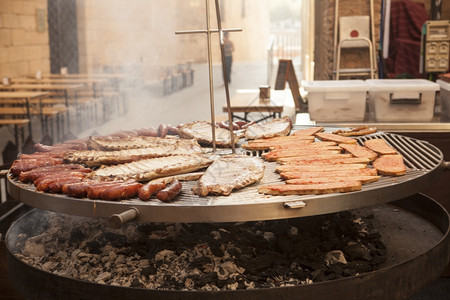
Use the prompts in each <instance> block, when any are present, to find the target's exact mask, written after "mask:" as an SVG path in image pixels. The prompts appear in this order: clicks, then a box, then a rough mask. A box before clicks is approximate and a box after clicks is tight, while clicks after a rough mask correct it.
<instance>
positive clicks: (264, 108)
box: [223, 89, 287, 122]
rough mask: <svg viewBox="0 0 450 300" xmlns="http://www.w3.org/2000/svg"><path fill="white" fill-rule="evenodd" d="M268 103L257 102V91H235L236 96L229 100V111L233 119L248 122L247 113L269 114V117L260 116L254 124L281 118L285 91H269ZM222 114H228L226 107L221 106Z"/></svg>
mask: <svg viewBox="0 0 450 300" xmlns="http://www.w3.org/2000/svg"><path fill="white" fill-rule="evenodd" d="M270 95H271V97H270V101H267V102H265V101H264V102H263V101H260V100H259V90H256V89H251V90H237V91H236V94H235V95H234V96H233V97H232V98H231V100H230V109H231V115H232V117H233V119H235V118H236V119H240V120H244V121H247V122H248V121H250V120H249V119H248V114H249V113H254V112H260V113H269V115H266V116H261V118H259V119H257V120H253V121H255V122H261V121H264V120H266V119H269V118H276V117H277V115H278V117H281V113H282V112H283V107H284V101H285V97H286V95H287V94H286V91H285V90H282V91H275V90H271V94H270ZM223 112H228V109H227V106H226V105H224V106H223ZM236 113H244V117H240V116H237V115H236Z"/></svg>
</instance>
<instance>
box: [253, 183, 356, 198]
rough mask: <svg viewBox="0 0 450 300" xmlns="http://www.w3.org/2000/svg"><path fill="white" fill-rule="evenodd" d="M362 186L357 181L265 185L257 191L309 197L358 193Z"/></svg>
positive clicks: (268, 193)
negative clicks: (312, 195) (311, 195)
mask: <svg viewBox="0 0 450 300" xmlns="http://www.w3.org/2000/svg"><path fill="white" fill-rule="evenodd" d="M361 188H362V184H361V182H359V181H338V182H331V183H318V184H276V185H266V186H262V187H260V188H259V189H258V192H259V193H261V194H267V195H309V194H316V195H318V194H329V193H346V192H353V191H359V190H361Z"/></svg>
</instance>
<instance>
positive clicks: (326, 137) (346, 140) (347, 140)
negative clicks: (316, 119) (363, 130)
mask: <svg viewBox="0 0 450 300" xmlns="http://www.w3.org/2000/svg"><path fill="white" fill-rule="evenodd" d="M315 136H317V137H318V138H319V139H321V140H322V141H332V142H336V143H340V144H341V143H342V144H356V139H354V138H351V137H347V136H340V135H337V134H333V133H328V132H318V133H316V134H315Z"/></svg>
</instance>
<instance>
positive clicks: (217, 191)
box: [194, 155, 264, 196]
mask: <svg viewBox="0 0 450 300" xmlns="http://www.w3.org/2000/svg"><path fill="white" fill-rule="evenodd" d="M263 176H264V164H263V162H262V160H261V159H260V158H257V157H251V156H242V155H229V156H224V157H221V158H219V159H217V160H216V161H215V162H214V163H213V164H212V165H211V166H209V168H208V169H207V170H206V172H205V174H204V175H203V176H202V178H200V180H199V181H198V185H197V186H196V187H195V188H194V193H196V194H198V195H199V196H207V195H208V194H213V195H225V196H228V195H230V194H231V192H232V191H233V190H235V189H240V188H243V187H245V186H247V185H250V184H252V183H254V182H257V181H259V180H260V179H261V178H262V177H263Z"/></svg>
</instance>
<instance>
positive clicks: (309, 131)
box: [291, 126, 323, 136]
mask: <svg viewBox="0 0 450 300" xmlns="http://www.w3.org/2000/svg"><path fill="white" fill-rule="evenodd" d="M322 131H323V127H322V126H318V127H309V128H302V129H299V130H297V131H296V132H294V133H292V134H291V135H294V136H302V135H306V136H308V135H314V134H316V133H317V132H322Z"/></svg>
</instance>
